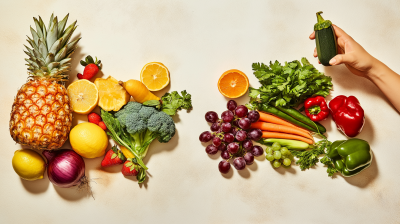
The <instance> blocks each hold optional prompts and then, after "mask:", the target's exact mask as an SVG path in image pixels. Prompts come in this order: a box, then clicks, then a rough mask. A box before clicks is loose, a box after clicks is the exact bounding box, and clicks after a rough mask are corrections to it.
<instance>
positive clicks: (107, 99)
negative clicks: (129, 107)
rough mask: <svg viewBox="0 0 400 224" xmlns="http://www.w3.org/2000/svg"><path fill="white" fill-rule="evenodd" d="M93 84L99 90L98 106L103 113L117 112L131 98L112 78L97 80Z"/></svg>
mask: <svg viewBox="0 0 400 224" xmlns="http://www.w3.org/2000/svg"><path fill="white" fill-rule="evenodd" d="M94 84H96V86H97V88H98V89H99V106H100V107H101V108H102V109H103V110H105V111H112V110H113V111H119V110H120V109H121V107H122V106H124V105H125V104H126V103H128V102H129V100H130V98H131V96H130V95H129V93H128V92H126V90H125V89H124V87H122V86H121V85H120V84H118V80H116V79H114V78H113V77H112V76H109V77H108V78H106V79H103V78H97V79H96V80H94Z"/></svg>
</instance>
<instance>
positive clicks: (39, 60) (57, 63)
mask: <svg viewBox="0 0 400 224" xmlns="http://www.w3.org/2000/svg"><path fill="white" fill-rule="evenodd" d="M33 20H34V21H35V25H36V31H35V30H34V29H33V28H32V27H31V29H30V30H31V33H32V38H33V39H31V38H29V37H28V40H27V41H28V43H29V44H30V46H31V48H29V47H27V46H25V47H26V49H27V50H28V51H25V53H26V54H27V55H28V56H29V58H28V59H25V61H27V62H28V64H27V66H28V74H29V77H28V80H27V83H25V84H24V85H23V86H22V87H21V88H20V89H19V90H18V93H17V96H16V97H15V99H14V103H13V106H12V111H11V119H10V134H11V137H12V138H13V139H14V141H16V142H17V143H19V144H22V145H28V146H31V147H32V148H34V149H48V150H52V149H57V148H60V147H61V146H62V145H63V144H64V143H65V141H66V140H67V138H68V134H69V131H70V129H71V122H72V110H71V104H70V100H69V98H68V95H67V90H66V88H65V86H64V85H65V83H66V82H67V81H68V74H67V72H68V71H69V70H70V67H71V63H70V62H71V55H72V54H73V53H74V51H75V48H76V44H77V43H78V41H79V40H80V38H79V39H77V40H75V41H71V42H69V43H68V41H69V40H70V38H71V36H72V33H73V32H74V31H75V29H76V26H75V24H76V21H75V22H74V23H72V24H71V25H70V26H68V27H67V28H66V29H64V28H65V25H66V23H67V20H68V15H66V16H65V17H64V19H63V20H61V21H60V22H58V20H57V17H54V15H51V18H50V22H49V24H48V27H47V29H46V26H45V25H44V23H43V21H42V18H40V16H39V20H38V19H36V18H33Z"/></svg>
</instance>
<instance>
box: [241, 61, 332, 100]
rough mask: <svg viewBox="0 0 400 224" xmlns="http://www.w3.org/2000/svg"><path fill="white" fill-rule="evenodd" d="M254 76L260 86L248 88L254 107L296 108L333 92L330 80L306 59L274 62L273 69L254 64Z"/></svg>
mask: <svg viewBox="0 0 400 224" xmlns="http://www.w3.org/2000/svg"><path fill="white" fill-rule="evenodd" d="M253 70H254V75H255V76H256V77H257V78H258V80H259V82H260V83H261V85H262V86H261V87H260V88H258V89H255V88H252V87H250V88H249V96H250V98H251V103H267V104H268V103H273V104H274V105H275V106H285V107H297V106H298V105H300V104H301V103H303V102H304V100H306V99H307V98H308V97H311V96H313V95H320V96H323V97H325V96H327V95H328V94H329V91H330V90H331V89H332V82H331V77H329V76H325V75H324V74H323V73H321V72H319V71H318V70H317V69H316V68H315V67H314V66H313V65H312V64H310V62H308V60H307V59H306V58H302V59H301V63H300V62H299V61H297V60H296V61H292V62H285V64H284V65H282V64H281V63H279V62H278V61H275V62H274V63H272V62H270V65H269V66H268V65H265V64H263V63H261V64H260V63H253Z"/></svg>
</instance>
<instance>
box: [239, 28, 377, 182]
mask: <svg viewBox="0 0 400 224" xmlns="http://www.w3.org/2000/svg"><path fill="white" fill-rule="evenodd" d="M330 28H331V27H330ZM317 47H318V45H317ZM319 47H320V49H324V47H323V46H319ZM318 53H319V52H318ZM332 55H333V54H332ZM332 55H325V56H324V57H325V59H326V60H328V57H331V56H332ZM333 56H334V55H333ZM253 70H254V75H255V76H256V77H257V78H258V79H259V81H260V83H261V87H260V88H258V89H255V88H251V87H250V88H249V90H250V91H249V96H250V98H251V100H250V103H249V104H247V106H248V107H249V108H251V109H257V110H258V111H259V112H260V120H259V121H258V122H256V123H253V124H252V128H258V129H260V130H261V131H262V133H263V135H262V139H260V140H259V141H258V142H259V143H261V144H264V145H267V148H266V152H267V159H268V160H269V161H271V163H272V161H274V159H275V160H276V158H274V157H273V156H274V155H275V154H274V153H271V152H274V151H273V150H272V151H271V147H272V145H275V146H276V147H275V148H278V147H277V145H279V146H282V147H284V148H287V149H288V150H289V151H290V153H291V154H292V155H293V156H295V157H297V158H298V160H297V161H296V164H298V165H300V169H301V170H306V169H309V168H311V167H313V166H314V165H316V164H317V163H318V162H319V161H320V159H319V158H320V157H321V156H322V155H324V154H325V156H324V157H323V158H322V159H321V163H323V164H324V165H326V167H327V173H328V176H332V175H333V174H334V173H337V172H340V173H341V174H342V175H343V176H345V177H348V176H352V175H355V174H358V173H359V172H361V171H362V170H364V169H365V168H367V167H369V165H370V163H371V160H372V153H371V150H370V149H369V145H368V143H367V142H366V141H364V140H360V139H350V140H347V141H336V142H334V143H332V142H330V141H328V139H327V138H326V137H325V136H324V135H323V133H325V132H326V129H325V127H324V126H322V125H321V124H319V123H318V122H317V121H321V120H324V119H326V118H327V117H328V116H329V114H330V113H331V114H332V117H333V120H334V121H335V122H336V124H337V127H338V129H339V130H340V131H342V132H343V133H344V134H345V135H346V136H348V137H355V136H356V135H358V134H359V133H360V132H361V129H362V127H363V125H364V122H365V119H364V111H363V109H362V108H361V105H360V103H359V101H358V100H357V99H356V98H355V97H354V96H350V97H346V96H342V95H341V96H337V97H336V98H334V99H333V100H331V101H330V102H329V107H328V104H327V103H326V101H325V97H326V96H327V95H328V94H329V91H330V90H331V89H332V82H331V78H330V77H328V76H325V75H324V74H323V73H321V72H319V71H318V70H317V69H316V68H314V66H312V65H311V64H310V63H309V62H308V61H307V59H306V58H302V60H301V63H300V62H299V61H293V62H285V64H284V65H282V64H281V63H279V62H278V61H275V63H272V62H271V63H270V65H269V66H267V65H265V64H263V63H261V64H260V63H254V64H253ZM301 104H304V107H303V108H304V109H305V110H306V111H305V114H306V115H304V114H302V113H301V112H300V111H299V110H297V109H296V107H299V106H300V105H301ZM315 135H317V136H319V137H322V138H323V139H322V140H321V141H319V142H316V143H314V138H313V136H315ZM268 153H269V154H268ZM278 154H279V153H278ZM280 163H281V161H278V162H277V161H274V164H273V166H274V167H275V168H277V167H279V166H280ZM275 165H276V166H275ZM278 165H279V166H278Z"/></svg>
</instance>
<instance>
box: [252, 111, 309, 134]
mask: <svg viewBox="0 0 400 224" xmlns="http://www.w3.org/2000/svg"><path fill="white" fill-rule="evenodd" d="M258 112H259V114H260V121H265V122H269V123H274V124H280V125H285V126H289V127H293V128H297V129H300V130H302V131H305V132H308V133H309V131H308V130H306V129H304V128H300V127H298V126H296V125H294V124H292V123H290V122H288V121H285V120H283V119H282V118H279V117H276V116H274V115H271V114H267V113H263V112H260V111H258Z"/></svg>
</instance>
